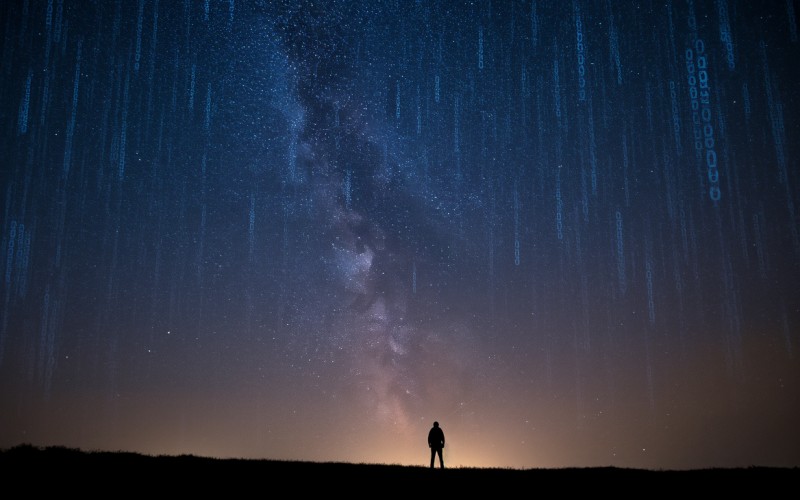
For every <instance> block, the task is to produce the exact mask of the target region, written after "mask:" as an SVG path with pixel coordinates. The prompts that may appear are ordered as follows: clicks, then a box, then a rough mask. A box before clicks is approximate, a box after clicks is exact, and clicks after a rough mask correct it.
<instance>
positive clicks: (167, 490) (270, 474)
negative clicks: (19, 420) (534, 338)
mask: <svg viewBox="0 0 800 500" xmlns="http://www.w3.org/2000/svg"><path fill="white" fill-rule="evenodd" d="M0 474H2V477H3V478H4V479H5V482H6V485H5V486H6V490H7V491H9V490H10V491H17V492H19V493H18V494H17V495H16V497H20V496H22V495H28V494H35V493H46V492H53V493H64V492H76V493H79V494H84V495H90V496H95V495H96V496H115V497H116V496H121V497H124V498H128V497H129V495H148V496H150V495H155V496H162V495H165V494H178V495H187V494H199V495H203V496H204V497H205V496H206V495H214V496H218V495H224V496H226V497H230V496H234V497H238V496H245V495H247V496H253V495H255V496H260V497H264V498H270V497H274V496H279V497H284V496H286V495H292V496H294V495H299V496H301V497H305V496H307V495H309V494H334V493H336V494H348V495H350V496H351V497H367V496H370V497H388V498H399V496H400V495H423V496H424V495H426V493H430V492H440V493H444V494H448V495H452V494H466V495H467V496H468V497H469V498H473V497H475V496H478V495H480V496H484V495H489V496H490V497H492V498H494V497H496V496H497V495H499V494H506V493H507V494H514V495H521V496H523V497H527V498H535V497H550V498H552V497H553V496H562V495H573V494H591V495H600V494H602V495H605V494H612V495H617V496H625V497H638V498H641V497H643V496H648V497H649V496H654V497H656V498H664V496H665V495H674V494H677V495H686V496H694V495H698V494H713V495H719V494H721V493H736V494H739V495H748V496H749V495H753V494H755V495H757V496H758V497H760V498H769V497H778V496H785V495H786V494H787V493H788V492H791V491H796V489H797V485H798V484H800V469H798V468H796V467H795V468H772V467H748V468H740V469H699V470H687V471H675V470H646V469H624V468H616V467H600V468H563V469H527V470H517V469H486V468H484V469H477V468H458V469H445V470H440V469H435V470H430V469H427V468H425V467H414V466H400V465H375V464H349V463H316V462H288V461H275V460H241V459H213V458H202V457H196V456H192V455H181V456H149V455H142V454H137V453H126V452H86V451H81V450H76V449H70V448H64V447H48V448H38V447H34V446H30V445H21V446H16V447H14V448H10V449H6V450H0Z"/></svg>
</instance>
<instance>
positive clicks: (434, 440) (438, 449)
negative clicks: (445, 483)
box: [428, 422, 444, 469]
mask: <svg viewBox="0 0 800 500" xmlns="http://www.w3.org/2000/svg"><path fill="white" fill-rule="evenodd" d="M428 447H430V449H431V469H433V461H434V459H435V458H436V454H437V453H438V454H439V467H440V468H442V469H444V459H443V458H442V449H443V448H444V432H442V428H441V427H439V422H434V423H433V427H432V428H431V430H430V432H428Z"/></svg>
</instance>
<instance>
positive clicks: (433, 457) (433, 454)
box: [431, 448, 436, 469]
mask: <svg viewBox="0 0 800 500" xmlns="http://www.w3.org/2000/svg"><path fill="white" fill-rule="evenodd" d="M435 458H436V448H431V469H433V460H434V459H435Z"/></svg>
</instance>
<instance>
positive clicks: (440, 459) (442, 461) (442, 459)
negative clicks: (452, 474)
mask: <svg viewBox="0 0 800 500" xmlns="http://www.w3.org/2000/svg"><path fill="white" fill-rule="evenodd" d="M436 451H438V452H439V467H441V468H442V469H444V458H442V453H443V450H442V449H441V448H439V449H438V450H436Z"/></svg>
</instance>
